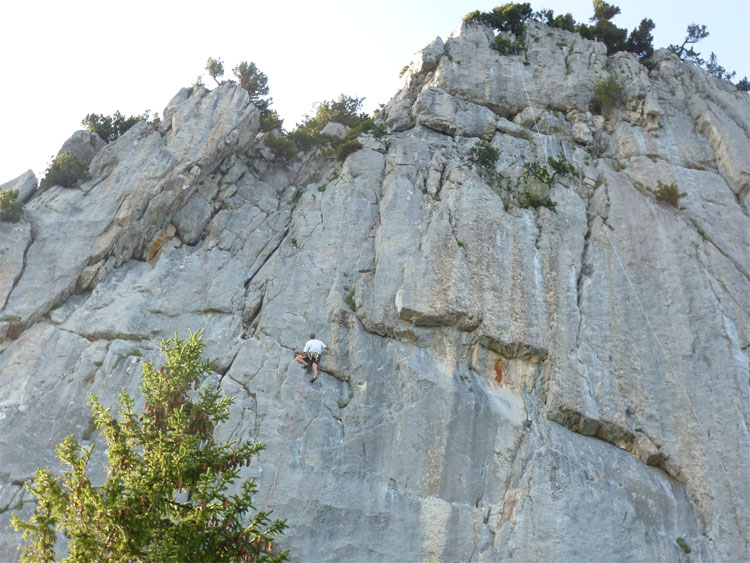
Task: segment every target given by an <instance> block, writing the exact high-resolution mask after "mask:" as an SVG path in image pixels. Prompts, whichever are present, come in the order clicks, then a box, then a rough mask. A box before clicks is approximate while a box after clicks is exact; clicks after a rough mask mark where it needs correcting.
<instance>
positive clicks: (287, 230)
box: [244, 221, 291, 288]
mask: <svg viewBox="0 0 750 563" xmlns="http://www.w3.org/2000/svg"><path fill="white" fill-rule="evenodd" d="M290 223H291V221H290V222H289V223H287V225H286V228H285V229H284V231H283V232H282V233H281V236H280V237H279V240H278V242H277V243H276V246H274V247H273V249H272V250H271V252H269V253H268V255H267V256H266V257H265V259H264V260H263V262H262V263H261V264H260V265H259V266H258V267H257V268H256V269H255V271H254V272H252V274H250V276H249V277H248V278H247V279H246V280H245V284H244V285H245V287H246V288H247V287H248V286H249V285H250V284H251V283H252V281H253V279H254V278H255V276H256V275H257V274H258V272H260V271H261V270H262V269H263V266H265V265H266V263H267V262H268V261H269V260H270V259H271V258H272V257H273V256H274V254H276V251H277V250H278V249H279V248H280V247H281V245H282V243H283V242H284V239H286V236H287V235H288V234H289V225H290ZM271 244H273V239H271V240H269V241H268V244H266V245H265V246H264V247H263V249H262V250H261V251H260V253H259V255H258V256H259V257H260V256H262V255H263V253H264V252H265V250H266V248H268V246H269V245H271ZM256 263H257V260H256ZM254 266H255V264H253V265H252V266H251V267H250V270H251V271H252V269H253V267H254Z"/></svg>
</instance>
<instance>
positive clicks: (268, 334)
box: [0, 23, 750, 561]
mask: <svg viewBox="0 0 750 563" xmlns="http://www.w3.org/2000/svg"><path fill="white" fill-rule="evenodd" d="M491 37H492V35H491V32H490V31H489V29H488V28H484V27H482V26H477V25H470V24H466V23H464V24H462V25H461V26H459V28H458V29H457V30H456V32H454V34H453V35H452V36H451V37H449V38H448V39H447V41H445V42H443V41H441V40H439V39H438V40H436V41H435V42H433V43H432V44H431V45H430V46H428V48H427V49H425V51H423V52H422V53H420V54H419V55H418V56H417V57H416V58H415V61H414V62H413V63H412V65H411V67H410V70H409V71H408V72H407V73H406V75H405V79H404V80H405V82H404V88H403V89H402V90H401V91H400V92H398V93H397V94H396V96H394V98H393V100H392V101H391V102H390V103H389V104H388V106H387V107H386V110H385V112H384V115H383V120H384V122H385V123H386V124H387V125H388V126H389V127H390V128H391V134H390V135H387V136H386V137H384V138H383V139H381V140H378V139H374V138H371V137H368V136H365V137H363V138H362V139H361V141H362V143H363V145H364V148H363V149H361V150H359V151H357V152H355V153H354V154H352V155H350V156H349V157H348V158H347V160H346V161H345V162H344V163H343V164H339V163H336V162H335V161H332V160H330V159H328V158H326V157H323V156H321V155H306V156H305V158H304V159H303V160H302V161H300V162H296V163H293V164H292V165H290V166H288V167H283V166H277V165H275V164H274V163H273V161H272V159H271V160H269V159H268V158H266V157H264V154H265V155H266V156H268V154H269V153H268V151H267V150H266V149H265V148H264V147H263V142H262V135H260V134H258V132H257V130H258V123H259V122H258V112H257V110H256V109H255V108H254V107H253V106H252V104H250V102H249V99H248V97H247V95H246V94H245V93H244V91H243V90H241V89H239V88H237V87H234V86H232V85H229V84H225V85H222V86H221V87H219V88H217V89H216V90H214V91H211V92H208V91H206V90H204V89H198V90H195V91H188V90H182V91H180V92H179V93H178V94H177V96H175V98H174V99H173V100H172V102H170V104H169V106H168V107H167V110H166V111H165V112H164V114H165V119H164V121H163V122H162V124H161V126H160V127H159V129H157V130H152V129H151V128H149V127H148V126H147V125H146V124H139V125H137V126H135V127H134V128H133V129H132V130H131V131H129V132H128V133H127V134H126V135H124V136H123V137H122V138H121V139H119V140H117V141H116V142H114V143H111V144H110V145H107V146H106V147H104V148H100V149H98V152H97V153H96V155H95V156H94V157H93V160H92V162H91V166H90V169H91V176H92V179H91V180H90V181H89V182H86V183H85V184H84V185H83V187H82V189H81V190H65V189H63V188H57V187H55V188H51V189H49V190H48V191H46V192H44V193H43V194H41V195H39V196H37V197H34V198H33V199H31V201H30V202H29V203H28V204H27V206H26V213H25V216H24V219H23V221H22V222H21V223H19V224H18V225H6V224H0V232H1V233H2V237H0V260H2V271H1V272H0V304H2V305H3V308H2V309H1V310H0V336H2V338H3V340H2V342H1V343H0V378H1V379H0V382H1V383H2V388H3V389H4V391H5V392H4V393H3V396H2V397H1V398H0V413H2V414H0V436H2V438H0V460H2V462H1V463H0V509H2V508H4V507H8V508H13V509H15V510H20V512H21V514H26V515H28V514H29V511H30V510H31V506H30V504H29V503H28V502H27V503H26V504H24V505H23V506H22V507H20V506H19V505H20V503H19V499H21V498H25V499H28V495H23V493H22V488H21V483H22V482H23V481H24V480H26V479H29V478H30V477H31V475H32V473H33V471H34V469H35V468H36V467H38V466H46V465H50V466H52V467H55V460H54V454H53V448H54V445H55V444H57V443H59V442H60V441H61V440H62V439H63V437H64V436H65V435H67V434H69V433H71V432H75V433H76V434H77V435H78V436H79V437H81V436H83V438H84V441H85V442H88V441H92V442H94V443H96V444H99V445H100V446H101V440H100V438H99V437H97V435H96V434H92V432H91V429H90V427H89V412H90V411H89V408H88V406H87V405H86V397H87V396H88V393H90V392H93V393H96V394H97V395H99V396H100V397H102V399H103V400H104V402H105V403H106V402H108V401H109V402H112V403H114V402H115V401H116V395H117V393H118V392H119V390H120V389H121V388H122V387H125V388H127V389H128V390H130V391H131V392H135V390H136V389H137V386H138V383H139V376H140V362H141V361H142V360H144V359H158V341H159V339H160V338H163V337H167V336H171V335H173V334H174V332H175V331H180V333H181V334H185V333H186V332H187V330H188V328H192V329H198V328H205V329H206V339H207V342H208V348H207V355H208V356H210V357H212V358H217V366H218V368H217V369H218V372H217V373H216V374H215V377H213V378H212V380H211V381H210V383H209V384H213V385H220V386H221V388H222V389H223V390H224V391H225V392H226V393H228V394H232V395H235V396H236V397H237V402H236V403H235V405H234V406H233V411H232V417H231V419H230V421H229V422H228V423H227V424H226V425H225V426H224V427H223V428H222V429H221V435H222V436H223V437H226V438H232V439H238V440H247V439H258V440H260V441H261V442H263V443H265V444H267V446H268V449H267V450H265V451H264V452H263V455H262V459H261V462H260V463H259V464H257V465H256V466H255V467H251V468H248V469H247V470H246V471H247V475H248V476H250V475H253V476H255V477H256V478H257V480H258V483H259V486H260V491H259V493H258V496H257V498H256V501H257V503H256V504H257V505H258V506H259V507H262V506H263V505H264V504H265V501H266V499H267V497H268V494H269V492H270V490H271V486H272V481H273V477H274V472H275V469H276V464H277V459H278V456H279V454H280V453H281V450H282V446H283V444H284V439H285V436H286V434H287V432H288V431H290V432H291V434H290V437H289V442H288V447H287V451H286V454H285V457H284V461H283V464H282V465H281V469H280V474H279V477H278V480H277V482H276V485H275V489H274V491H273V497H272V500H271V506H272V508H273V509H274V511H275V513H274V514H275V515H276V516H279V517H283V518H287V519H288V522H289V526H290V527H289V531H288V533H287V535H286V536H285V537H284V538H283V540H282V541H281V542H280V544H281V545H282V546H283V547H284V548H288V549H290V550H291V553H292V559H293V560H296V561H339V560H350V561H415V560H426V561H457V560H480V561H496V560H519V561H540V560H552V559H554V560H561V561H656V560H659V561H681V560H685V559H687V558H689V559H691V560H700V561H737V560H742V559H745V558H747V557H748V556H749V555H750V552H749V547H748V536H747V530H748V528H749V526H750V519H749V516H748V508H747V507H748V506H750V490H749V489H750V486H749V483H750V475H749V474H748V471H749V470H748V467H750V465H749V464H748V462H749V461H750V453H749V452H750V434H749V433H748V412H749V411H750V409H749V407H750V368H749V367H748V363H749V362H748V344H749V342H750V323H749V322H748V317H749V315H750V303H749V297H748V296H750V276H749V274H748V272H749V271H750V264H749V263H748V262H749V260H748V249H750V234H749V233H750V220H749V219H748V193H749V192H750V188H749V186H750V158H749V157H748V153H747V150H746V149H747V146H748V140H749V138H750V132H749V131H748V129H749V127H748V119H747V117H748V116H749V115H750V98H749V97H748V96H747V95H746V94H743V93H739V92H737V91H735V90H734V89H733V87H731V86H728V85H727V84H726V83H723V82H721V81H718V80H716V79H713V78H710V77H707V76H706V75H705V74H704V73H703V72H702V71H700V70H699V69H696V68H694V67H692V66H691V65H686V64H683V63H680V62H679V61H677V60H676V59H675V58H674V57H673V56H671V55H669V54H667V53H665V52H660V53H659V54H658V55H657V60H658V61H659V65H658V68H657V69H655V70H654V71H652V72H651V73H650V74H649V73H647V71H646V69H645V68H643V67H641V66H640V65H639V64H638V63H637V61H635V59H633V58H632V57H631V56H630V55H626V54H618V55H615V56H613V57H609V58H607V57H606V50H605V49H604V47H603V45H601V44H597V43H593V42H589V41H586V40H583V39H581V38H580V37H578V36H577V35H573V34H570V33H567V32H564V31H560V30H556V29H548V28H547V27H546V26H543V25H535V24H532V25H531V26H530V27H529V31H528V37H527V44H528V45H529V49H528V53H527V54H526V55H521V56H518V57H516V56H501V55H499V54H498V53H497V52H496V51H494V50H492V49H490V47H489V45H490V40H491ZM526 60H528V63H529V64H528V65H526V64H524V62H525V61H526ZM610 73H612V74H614V75H615V76H617V77H619V79H620V80H622V81H623V82H624V83H625V84H627V98H628V102H627V104H626V106H625V107H622V108H618V109H617V110H615V111H613V112H610V113H608V114H607V115H596V114H594V113H592V112H591V111H590V108H589V103H590V100H591V97H592V87H593V84H594V83H595V82H596V81H597V80H599V79H600V78H602V77H606V76H608V75H609V74H610ZM480 139H485V140H489V141H490V142H491V144H492V146H493V147H495V148H497V149H498V150H499V155H500V156H499V159H498V163H497V166H496V169H495V170H494V171H493V172H491V173H488V172H483V171H482V170H481V168H480V167H479V166H477V165H476V163H473V162H472V161H471V159H470V150H471V148H472V147H473V146H474V145H475V144H476V142H477V141H478V140H480ZM548 155H549V156H556V157H560V156H565V157H566V158H567V159H568V160H569V161H570V162H572V163H573V164H574V165H575V167H576V170H577V172H578V173H579V176H580V177H577V176H563V177H560V176H558V177H557V179H556V181H555V183H554V184H553V186H552V198H553V200H554V201H555V202H556V211H555V212H553V211H551V210H549V209H547V208H544V207H540V208H538V209H533V208H528V209H524V208H521V207H519V206H518V205H517V204H516V203H514V202H513V200H512V198H511V199H509V194H508V192H507V190H506V191H504V188H502V185H503V182H505V181H507V179H511V180H512V179H514V178H517V177H518V176H519V174H520V173H521V171H522V168H521V165H522V164H523V162H529V161H544V160H545V159H546V157H547V156H548ZM497 178H500V179H501V182H498V181H497ZM657 181H662V182H664V183H667V184H669V183H672V182H676V183H677V185H678V186H679V190H680V191H681V192H684V193H685V194H686V195H685V196H684V197H682V198H681V199H680V202H679V208H675V207H670V206H666V205H664V204H662V203H659V202H657V201H656V200H655V198H654V196H653V194H651V193H650V192H649V191H648V190H647V189H646V186H650V187H652V188H656V186H657ZM310 330H315V331H316V332H317V333H318V336H319V337H320V338H322V339H323V340H324V341H325V342H326V343H327V344H329V345H330V346H331V347H332V351H331V352H330V353H329V354H326V355H325V357H324V360H323V364H322V369H323V373H322V375H321V377H320V378H319V379H318V381H317V382H315V383H314V384H311V383H310V382H309V375H307V376H306V380H305V381H304V382H302V378H303V376H304V373H303V372H302V371H301V370H300V369H299V365H298V364H297V363H295V362H294V361H293V353H292V351H293V350H294V348H298V347H299V346H300V345H301V344H302V343H303V342H304V340H305V339H306V336H307V333H308V332H309V331H310ZM300 389H302V390H303V395H302V399H301V402H300V406H299V410H298V412H297V414H296V418H295V421H294V424H293V425H291V430H290V422H291V416H292V413H293V412H294V410H295V405H296V403H297V400H298V397H299V392H300ZM10 512H11V510H5V511H4V512H2V513H0V554H2V557H3V558H12V557H14V556H15V555H14V550H15V546H16V545H17V544H18V538H17V537H16V536H15V535H13V534H12V533H11V532H10V531H9V530H8V529H7V527H6V523H7V521H8V518H9V514H10ZM678 538H681V541H684V542H685V544H686V545H688V546H689V547H690V549H691V554H690V555H689V556H687V555H686V554H685V553H684V552H683V549H682V548H681V547H680V545H679V544H678V541H677V540H678Z"/></svg>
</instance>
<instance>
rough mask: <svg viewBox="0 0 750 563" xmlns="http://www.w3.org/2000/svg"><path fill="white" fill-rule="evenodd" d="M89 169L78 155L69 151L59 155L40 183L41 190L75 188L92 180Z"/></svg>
mask: <svg viewBox="0 0 750 563" xmlns="http://www.w3.org/2000/svg"><path fill="white" fill-rule="evenodd" d="M90 179H91V176H90V175H89V171H88V167H87V166H86V165H85V164H84V163H83V161H82V160H81V159H80V158H78V157H77V156H76V155H74V154H73V153H71V152H69V151H63V152H61V153H60V154H58V155H57V156H56V157H55V158H54V159H53V160H52V162H51V163H50V165H49V167H47V171H46V172H45V174H44V178H42V181H41V182H39V189H40V190H46V189H47V188H49V187H51V186H62V187H64V188H73V187H75V186H76V185H77V184H78V183H79V182H80V181H81V180H90Z"/></svg>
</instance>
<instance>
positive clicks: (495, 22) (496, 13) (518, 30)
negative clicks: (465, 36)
mask: <svg viewBox="0 0 750 563" xmlns="http://www.w3.org/2000/svg"><path fill="white" fill-rule="evenodd" d="M531 14H532V10H531V4H529V3H528V2H524V3H523V4H519V3H517V2H509V3H507V4H503V5H502V6H497V7H496V8H493V9H492V11H491V12H480V11H478V10H477V11H474V12H471V13H469V14H467V15H466V17H465V18H464V20H465V21H471V22H478V23H483V24H486V25H489V26H490V27H492V29H494V30H496V31H510V32H511V33H513V35H516V36H520V35H522V34H523V32H524V31H525V30H526V24H525V22H526V20H527V19H529V17H530V16H531Z"/></svg>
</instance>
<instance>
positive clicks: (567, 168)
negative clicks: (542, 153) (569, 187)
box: [547, 155, 576, 176]
mask: <svg viewBox="0 0 750 563" xmlns="http://www.w3.org/2000/svg"><path fill="white" fill-rule="evenodd" d="M547 164H549V166H550V168H552V170H553V171H554V173H555V174H560V176H565V175H567V174H570V175H571V176H575V175H576V170H575V168H573V165H572V164H571V163H570V162H568V159H567V158H565V155H561V156H560V158H559V159H555V158H553V157H551V156H549V157H547Z"/></svg>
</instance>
